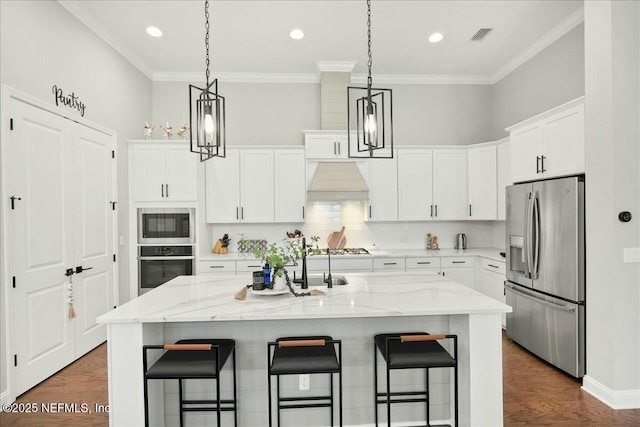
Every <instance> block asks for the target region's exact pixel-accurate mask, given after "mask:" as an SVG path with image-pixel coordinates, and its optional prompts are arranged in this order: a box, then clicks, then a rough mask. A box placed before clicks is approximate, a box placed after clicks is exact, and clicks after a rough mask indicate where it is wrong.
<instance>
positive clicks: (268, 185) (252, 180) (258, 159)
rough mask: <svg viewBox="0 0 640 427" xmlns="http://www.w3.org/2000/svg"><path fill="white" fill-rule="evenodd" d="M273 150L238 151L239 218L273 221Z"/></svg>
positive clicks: (244, 220) (253, 220) (248, 220)
mask: <svg viewBox="0 0 640 427" xmlns="http://www.w3.org/2000/svg"><path fill="white" fill-rule="evenodd" d="M273 196H274V191H273V150H245V151H242V152H241V153H240V220H241V221H243V222H273V218H274V203H273Z"/></svg>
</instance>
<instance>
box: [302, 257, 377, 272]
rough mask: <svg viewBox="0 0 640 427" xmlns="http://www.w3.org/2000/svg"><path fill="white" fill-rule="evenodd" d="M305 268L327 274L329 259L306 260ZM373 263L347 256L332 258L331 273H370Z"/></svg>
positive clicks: (365, 259) (366, 259)
mask: <svg viewBox="0 0 640 427" xmlns="http://www.w3.org/2000/svg"><path fill="white" fill-rule="evenodd" d="M307 268H308V269H309V271H314V272H319V271H322V272H328V271H329V259H328V257H326V256H322V255H318V256H312V257H309V258H307ZM372 270H373V263H372V261H371V258H350V257H348V256H343V257H339V256H332V257H331V272H332V273H333V272H334V271H344V272H348V271H372Z"/></svg>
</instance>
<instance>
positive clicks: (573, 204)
mask: <svg viewBox="0 0 640 427" xmlns="http://www.w3.org/2000/svg"><path fill="white" fill-rule="evenodd" d="M506 198H507V201H506V202H507V232H506V240H507V242H506V247H507V281H506V282H505V294H506V297H507V304H508V305H510V306H511V307H512V308H513V312H512V313H507V335H508V336H509V337H510V338H512V339H513V340H514V341H516V342H517V343H518V344H520V345H522V346H523V347H525V348H526V349H528V350H529V351H531V352H532V353H534V354H536V355H538V356H539V357H541V358H542V359H544V360H546V361H547V362H549V363H551V364H553V365H555V366H557V367H558V368H560V369H562V370H563V371H565V372H567V373H569V374H571V375H573V376H574V377H582V376H584V374H585V349H586V346H585V307H586V306H585V251H584V247H585V242H584V239H585V234H584V229H585V226H584V177H583V176H579V177H569V178H560V179H551V180H545V181H536V182H531V183H524V184H517V185H513V186H510V187H507V196H506Z"/></svg>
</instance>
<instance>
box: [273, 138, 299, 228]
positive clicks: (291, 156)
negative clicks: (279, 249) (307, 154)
mask: <svg viewBox="0 0 640 427" xmlns="http://www.w3.org/2000/svg"><path fill="white" fill-rule="evenodd" d="M274 161H275V166H274V171H273V172H274V180H275V186H274V188H275V220H276V222H304V217H305V212H304V205H305V201H306V198H307V192H306V188H305V159H304V151H303V150H275V159H274Z"/></svg>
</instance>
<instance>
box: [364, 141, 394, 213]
mask: <svg viewBox="0 0 640 427" xmlns="http://www.w3.org/2000/svg"><path fill="white" fill-rule="evenodd" d="M367 186H368V187H369V206H368V211H367V219H368V220H369V221H397V220H398V153H397V151H396V152H395V153H394V157H393V159H369V160H367Z"/></svg>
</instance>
